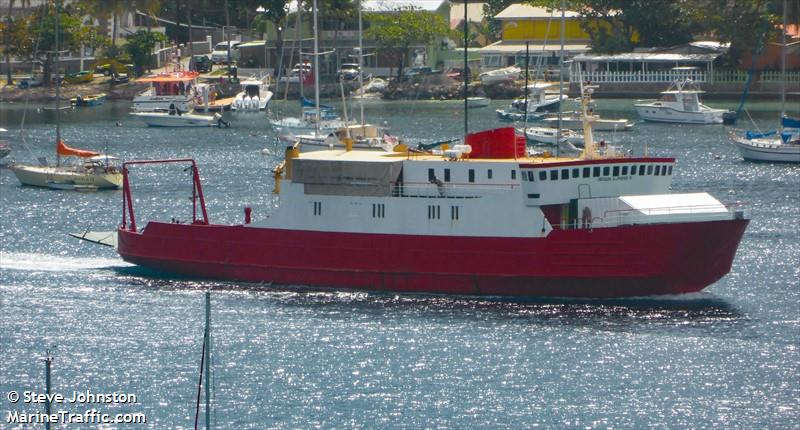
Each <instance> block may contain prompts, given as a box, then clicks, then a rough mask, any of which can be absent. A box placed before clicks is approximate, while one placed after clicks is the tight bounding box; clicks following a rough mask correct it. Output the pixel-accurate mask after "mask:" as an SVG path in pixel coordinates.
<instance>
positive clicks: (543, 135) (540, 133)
mask: <svg viewBox="0 0 800 430" xmlns="http://www.w3.org/2000/svg"><path fill="white" fill-rule="evenodd" d="M558 137H559V136H558V129H556V128H548V127H528V128H526V129H525V138H527V139H528V142H537V143H547V144H551V145H554V144H555V143H556V141H561V142H569V143H571V144H573V145H578V146H583V135H582V134H580V133H578V132H577V131H574V130H569V129H562V130H561V138H560V139H558Z"/></svg>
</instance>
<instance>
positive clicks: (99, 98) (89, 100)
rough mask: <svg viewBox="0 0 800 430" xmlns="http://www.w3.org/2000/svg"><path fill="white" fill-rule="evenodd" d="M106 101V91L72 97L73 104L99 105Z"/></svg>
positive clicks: (71, 102)
mask: <svg viewBox="0 0 800 430" xmlns="http://www.w3.org/2000/svg"><path fill="white" fill-rule="evenodd" d="M105 101H106V93H100V94H90V95H87V96H82V95H78V96H76V97H73V98H71V99H70V104H72V106H98V105H101V104H103V102H105Z"/></svg>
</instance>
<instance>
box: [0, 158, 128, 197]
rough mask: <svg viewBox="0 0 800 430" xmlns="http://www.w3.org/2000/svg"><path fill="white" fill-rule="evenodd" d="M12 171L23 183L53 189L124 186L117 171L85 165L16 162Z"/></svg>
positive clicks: (87, 189)
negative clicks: (46, 164)
mask: <svg viewBox="0 0 800 430" xmlns="http://www.w3.org/2000/svg"><path fill="white" fill-rule="evenodd" d="M10 168H11V171H12V172H14V175H16V176H17V179H18V180H19V182H20V183H21V184H22V185H30V186H34V187H43V188H52V189H61V190H66V189H71V190H80V191H83V190H86V191H90V190H97V189H117V188H121V187H122V175H121V174H120V173H119V172H117V171H93V170H91V169H88V170H87V169H85V168H84V167H83V166H30V165H22V164H14V165H12V166H11V167H10Z"/></svg>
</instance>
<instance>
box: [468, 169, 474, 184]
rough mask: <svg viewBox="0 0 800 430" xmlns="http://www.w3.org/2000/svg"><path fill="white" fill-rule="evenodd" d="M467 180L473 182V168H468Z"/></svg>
mask: <svg viewBox="0 0 800 430" xmlns="http://www.w3.org/2000/svg"><path fill="white" fill-rule="evenodd" d="M469 181H470V182H475V169H469Z"/></svg>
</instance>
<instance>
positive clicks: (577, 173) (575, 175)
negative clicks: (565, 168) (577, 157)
mask: <svg viewBox="0 0 800 430" xmlns="http://www.w3.org/2000/svg"><path fill="white" fill-rule="evenodd" d="M572 177H573V178H580V177H581V169H579V168H577V167H576V168H574V169H572Z"/></svg>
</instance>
